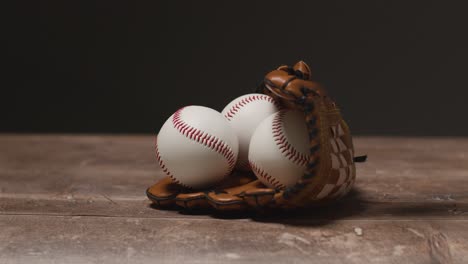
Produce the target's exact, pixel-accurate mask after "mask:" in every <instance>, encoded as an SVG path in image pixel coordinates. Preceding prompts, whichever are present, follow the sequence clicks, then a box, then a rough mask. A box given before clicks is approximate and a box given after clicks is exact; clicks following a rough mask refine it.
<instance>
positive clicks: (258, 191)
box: [241, 186, 277, 208]
mask: <svg viewBox="0 0 468 264" xmlns="http://www.w3.org/2000/svg"><path fill="white" fill-rule="evenodd" d="M276 193H277V191H276V190H275V189H271V188H267V187H266V186H258V187H257V188H252V189H249V190H246V191H245V192H244V193H242V194H241V195H242V198H243V199H244V201H245V202H246V203H247V204H248V205H249V206H250V207H255V208H257V207H266V206H269V205H272V204H275V199H274V198H275V194H276Z"/></svg>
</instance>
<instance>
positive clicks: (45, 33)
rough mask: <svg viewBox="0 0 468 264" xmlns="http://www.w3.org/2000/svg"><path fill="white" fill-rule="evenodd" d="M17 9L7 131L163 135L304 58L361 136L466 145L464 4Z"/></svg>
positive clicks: (11, 14) (9, 37) (8, 39)
mask: <svg viewBox="0 0 468 264" xmlns="http://www.w3.org/2000/svg"><path fill="white" fill-rule="evenodd" d="M12 2H13V3H11V4H10V5H11V6H3V8H2V13H3V14H2V18H3V20H4V21H3V23H2V24H3V25H2V27H3V29H2V33H1V34H2V42H3V44H4V45H5V44H6V45H5V46H4V48H2V53H3V55H4V56H2V57H3V59H2V60H1V61H2V64H3V66H4V67H3V68H4V69H3V70H2V75H3V77H2V78H1V79H2V80H1V86H0V87H2V88H1V90H2V95H1V105H0V107H1V109H0V110H1V111H0V112H1V122H0V131H5V132H72V133H92V132H102V133H133V132H137V133H147V132H155V131H157V130H158V129H159V127H160V126H161V125H162V123H163V122H164V121H165V119H166V118H167V117H168V116H169V115H170V114H172V112H174V111H175V110H177V109H178V108H179V107H181V106H183V105H188V104H198V105H205V106H209V107H212V108H215V109H218V110H221V109H222V108H223V106H224V105H225V104H226V103H228V102H229V101H230V100H231V99H233V98H235V97H237V96H239V95H242V94H245V93H249V92H251V91H253V89H254V88H255V86H256V85H257V84H258V83H259V82H260V81H261V79H262V78H263V75H264V74H265V73H267V72H268V71H270V70H272V69H273V68H275V67H277V66H279V65H281V64H294V63H295V62H296V61H297V60H300V59H303V60H305V61H306V62H308V63H309V64H310V65H311V66H312V68H313V70H314V74H313V77H314V79H315V80H317V81H320V82H322V83H323V85H324V86H325V87H326V88H328V90H329V92H330V93H331V94H332V96H333V97H334V98H335V99H336V100H337V102H338V104H339V105H340V106H341V107H342V110H343V112H344V116H345V119H346V120H347V121H348V122H349V124H350V126H351V129H352V131H353V132H354V133H355V134H382V135H447V136H448V135H465V136H466V135H468V122H467V120H466V119H467V118H466V113H467V110H466V109H467V107H466V98H467V97H468V92H467V90H468V89H467V82H466V76H467V69H468V67H467V61H468V34H467V30H468V28H467V26H468V16H467V10H468V9H467V7H468V4H466V3H467V2H466V1H409V0H408V1H378V0H369V1H285V0H284V1H242V2H240V1H147V2H146V1H145V2H142V1H128V2H117V1H97V2H93V1H57V2H52V1H27V2H21V1H12ZM3 5H5V4H3Z"/></svg>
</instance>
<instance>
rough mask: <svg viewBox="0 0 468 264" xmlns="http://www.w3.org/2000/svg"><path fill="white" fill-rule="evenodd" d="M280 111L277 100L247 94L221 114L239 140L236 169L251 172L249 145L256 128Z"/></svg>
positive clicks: (230, 104) (233, 102)
mask: <svg viewBox="0 0 468 264" xmlns="http://www.w3.org/2000/svg"><path fill="white" fill-rule="evenodd" d="M278 110H279V107H278V105H277V104H276V102H275V100H274V99H273V98H272V97H270V96H268V95H264V94H256V93H253V94H246V95H243V96H240V97H238V98H236V99H234V100H233V101H232V102H230V103H229V104H228V105H227V106H226V107H225V108H224V109H223V111H222V112H221V114H222V115H223V116H224V117H225V118H226V119H227V120H228V121H229V123H230V124H231V127H232V128H233V129H234V131H235V133H236V135H237V137H238V139H239V157H238V159H237V164H236V168H238V169H240V170H249V160H248V154H249V143H250V138H251V137H252V134H253V133H254V131H255V128H257V126H258V125H259V124H260V122H262V121H263V120H264V119H265V118H267V117H268V116H270V115H271V114H273V113H275V112H277V111H278Z"/></svg>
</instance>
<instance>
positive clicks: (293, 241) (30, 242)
mask: <svg viewBox="0 0 468 264" xmlns="http://www.w3.org/2000/svg"><path fill="white" fill-rule="evenodd" d="M153 140H154V139H153V138H152V137H151V136H145V135H142V136H127V135H120V136H111V135H86V136H83V135H81V136H77V135H12V134H4V135H1V136H0V263H22V262H26V261H28V262H29V261H31V262H34V263H51V262H53V261H56V262H79V263H96V262H100V263H128V262H131V263H141V262H149V261H154V260H158V263H180V262H181V261H182V262H191V263H219V262H224V261H227V262H233V263H284V262H286V261H288V262H292V263H296V262H305V261H310V260H315V261H318V262H324V263H363V262H376V263H397V262H399V263H468V139H466V138H382V137H366V138H360V137H357V138H355V140H354V141H355V146H356V154H357V155H360V154H368V155H369V159H368V162H367V163H364V164H359V165H358V168H357V173H358V174H357V177H358V178H357V183H356V188H355V189H354V190H353V191H352V193H351V195H349V196H348V197H346V199H344V200H343V201H341V202H339V203H337V204H336V205H333V206H330V207H322V208H313V209H310V210H308V211H303V212H295V213H288V214H285V213H281V215H274V214H269V215H265V214H254V213H249V214H241V215H219V214H217V213H216V212H203V213H200V214H196V215H194V214H187V213H179V212H178V211H176V210H173V211H161V210H156V209H154V208H152V207H151V206H150V203H149V201H147V199H146V197H145V193H144V192H145V189H146V188H147V187H148V186H149V185H151V184H152V183H153V182H155V181H156V180H157V179H159V178H161V177H162V176H163V175H162V173H161V171H160V170H159V168H158V166H157V164H156V162H155V160H154V153H153Z"/></svg>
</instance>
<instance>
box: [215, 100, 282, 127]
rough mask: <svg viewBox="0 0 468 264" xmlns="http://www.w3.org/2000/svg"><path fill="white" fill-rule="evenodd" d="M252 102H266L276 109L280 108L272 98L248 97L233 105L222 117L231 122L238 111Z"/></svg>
mask: <svg viewBox="0 0 468 264" xmlns="http://www.w3.org/2000/svg"><path fill="white" fill-rule="evenodd" d="M253 101H268V102H270V103H273V104H274V105H275V106H276V107H278V108H280V106H279V104H278V102H276V101H275V100H274V99H273V98H271V97H270V96H267V95H250V96H247V97H244V98H242V100H240V101H239V102H237V103H235V104H234V105H233V106H232V107H231V108H230V109H229V110H228V111H227V112H226V114H224V117H226V119H227V120H229V121H231V119H232V118H233V117H234V116H235V115H236V114H237V112H239V110H240V109H241V108H242V107H244V106H245V105H247V104H248V103H251V102H253Z"/></svg>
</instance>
